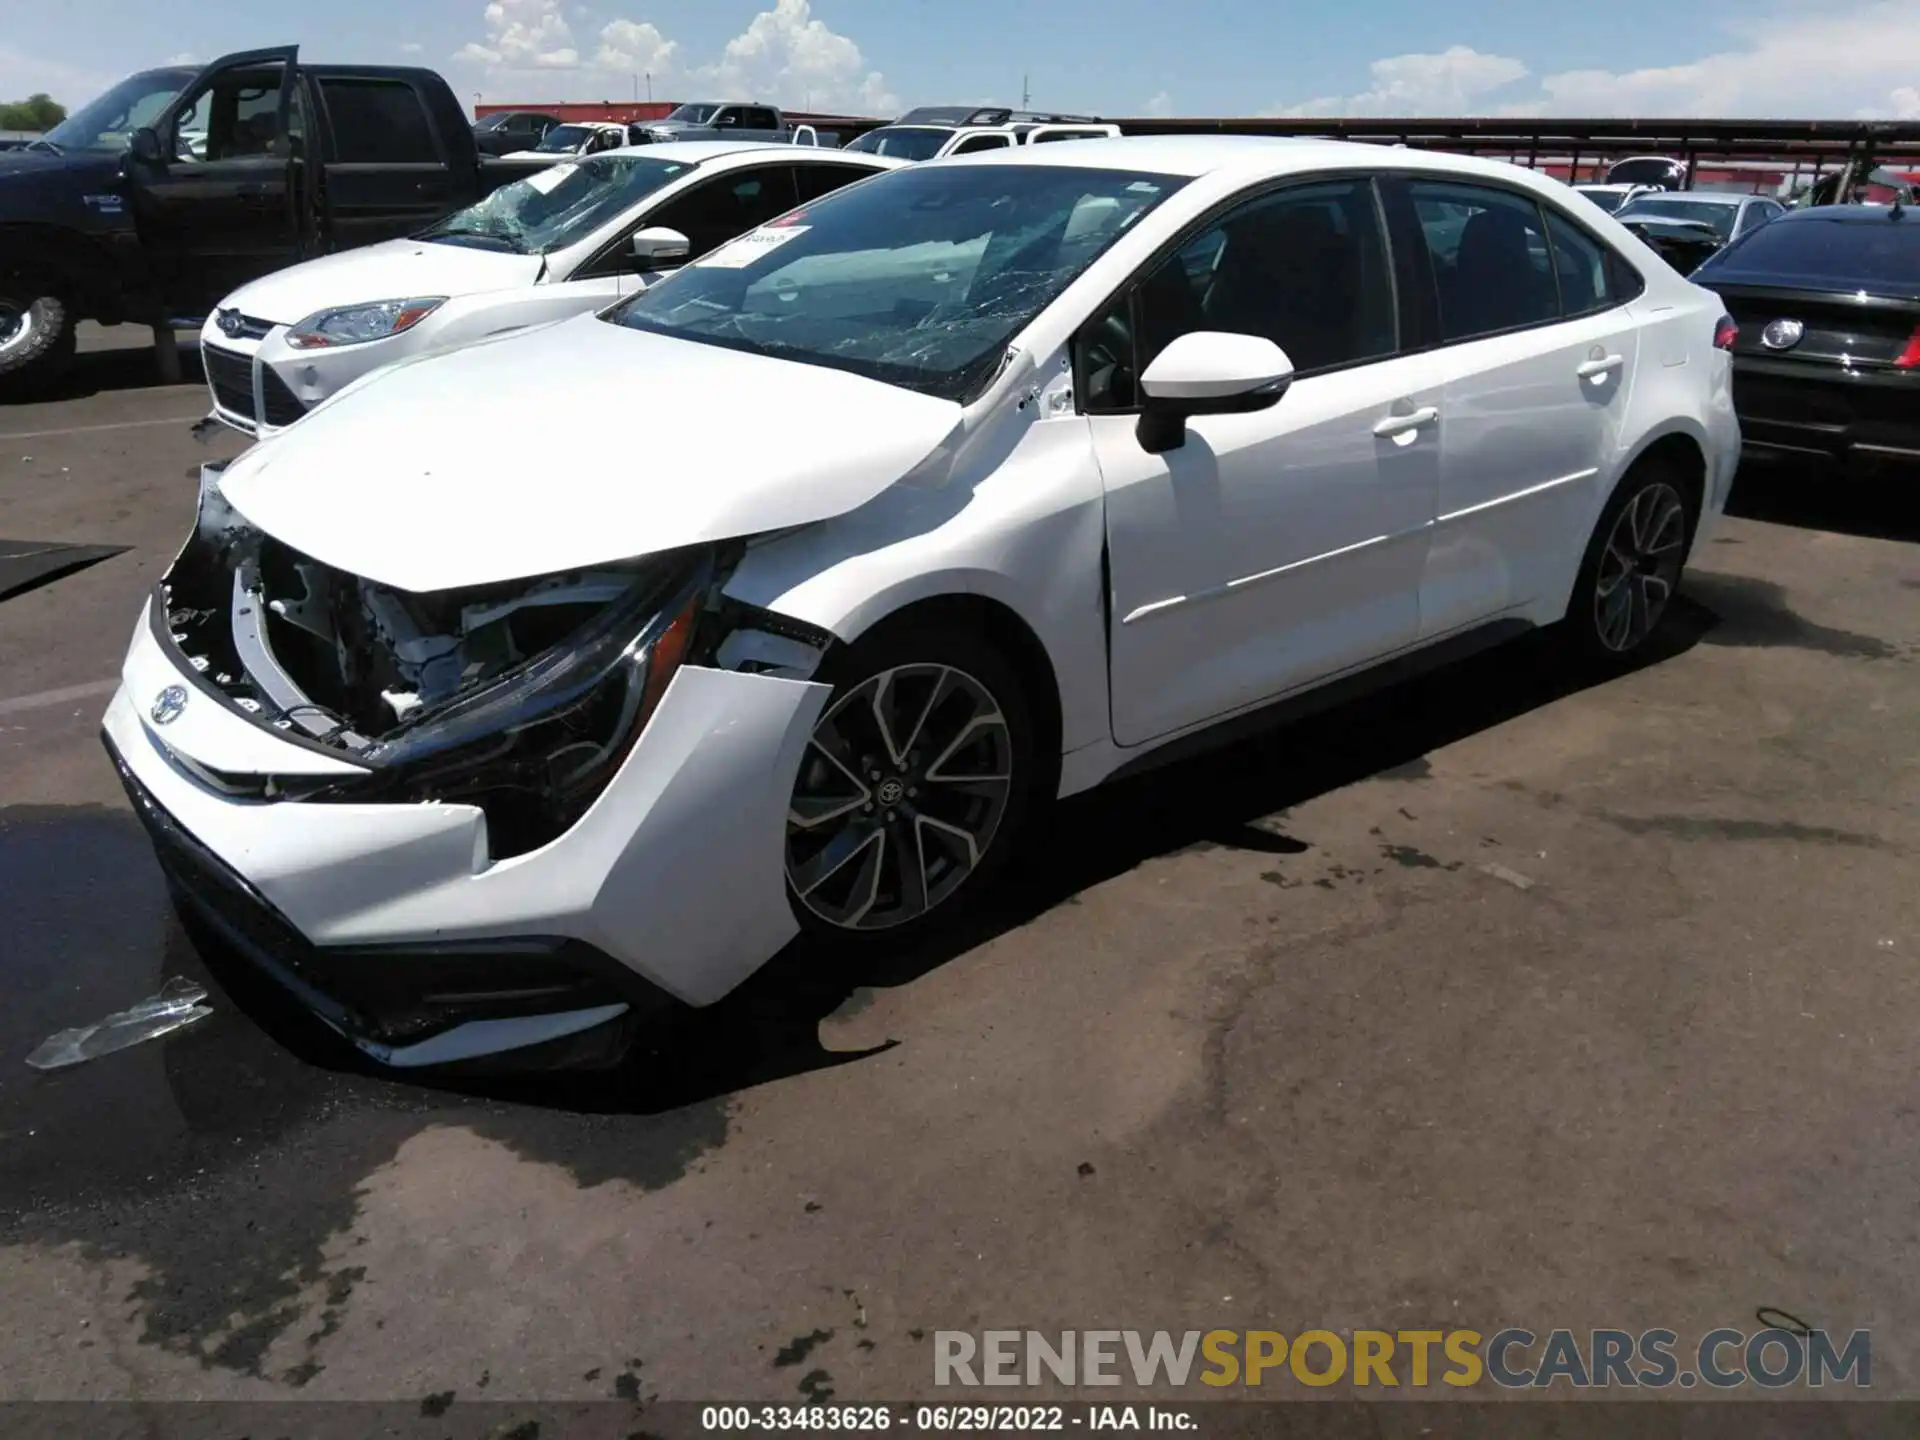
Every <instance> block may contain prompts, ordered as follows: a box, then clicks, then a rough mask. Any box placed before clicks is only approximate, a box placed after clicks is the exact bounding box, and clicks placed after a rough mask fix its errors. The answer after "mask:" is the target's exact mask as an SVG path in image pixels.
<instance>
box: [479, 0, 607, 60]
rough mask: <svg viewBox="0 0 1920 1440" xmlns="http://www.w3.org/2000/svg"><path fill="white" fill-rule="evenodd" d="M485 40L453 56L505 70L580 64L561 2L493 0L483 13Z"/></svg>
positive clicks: (552, 0) (551, 0)
mask: <svg viewBox="0 0 1920 1440" xmlns="http://www.w3.org/2000/svg"><path fill="white" fill-rule="evenodd" d="M483 13H484V17H485V20H486V25H487V38H486V39H485V41H470V42H469V43H467V44H466V45H463V46H461V47H460V49H459V51H458V52H457V53H456V54H455V55H454V59H456V60H465V61H470V62H473V63H476V64H480V65H485V66H488V67H489V68H499V69H503V70H573V69H577V68H578V67H579V65H580V52H579V51H578V50H576V49H575V48H574V43H573V27H572V26H571V25H569V24H568V23H567V19H566V16H564V15H562V14H561V13H560V0H493V3H492V4H490V5H488V6H487V8H486V10H485V11H484V12H483Z"/></svg>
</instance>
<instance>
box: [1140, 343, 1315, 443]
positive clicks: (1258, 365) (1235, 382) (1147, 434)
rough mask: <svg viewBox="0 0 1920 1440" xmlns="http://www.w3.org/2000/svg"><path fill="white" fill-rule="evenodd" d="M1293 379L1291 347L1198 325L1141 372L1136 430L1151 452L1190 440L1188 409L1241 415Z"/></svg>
mask: <svg viewBox="0 0 1920 1440" xmlns="http://www.w3.org/2000/svg"><path fill="white" fill-rule="evenodd" d="M1292 383H1293V362H1292V361H1291V360H1289V359H1288V358H1287V352H1286V351H1284V350H1282V349H1281V348H1280V347H1279V346H1278V345H1276V344H1274V343H1273V341H1271V340H1268V339H1266V338H1265V337H1264V336H1260V335H1231V334H1228V333H1226V332H1224V331H1220V330H1195V331H1192V332H1190V333H1189V334H1186V335H1182V336H1180V337H1179V339H1177V340H1175V341H1173V342H1172V343H1171V344H1170V345H1168V346H1167V348H1166V349H1164V350H1162V351H1161V352H1160V353H1159V354H1158V355H1156V356H1155V357H1154V359H1153V363H1152V364H1151V365H1149V366H1147V368H1146V371H1145V373H1144V374H1142V375H1141V377H1140V390H1141V393H1142V394H1144V395H1145V397H1146V403H1145V405H1144V407H1143V408H1142V410H1141V412H1140V424H1139V426H1138V428H1137V432H1136V433H1137V434H1138V436H1139V439H1140V448H1141V449H1143V450H1145V451H1146V452H1147V453H1148V454H1149V455H1160V454H1164V453H1165V452H1166V451H1168V450H1177V449H1179V448H1180V447H1181V446H1182V445H1184V444H1186V443H1187V417H1188V416H1189V415H1243V414H1247V413H1248V412H1250V411H1254V410H1266V409H1269V408H1270V407H1272V406H1274V405H1277V404H1278V403H1279V402H1280V397H1281V396H1282V395H1284V394H1286V392H1287V387H1288V386H1289V385H1290V384H1292Z"/></svg>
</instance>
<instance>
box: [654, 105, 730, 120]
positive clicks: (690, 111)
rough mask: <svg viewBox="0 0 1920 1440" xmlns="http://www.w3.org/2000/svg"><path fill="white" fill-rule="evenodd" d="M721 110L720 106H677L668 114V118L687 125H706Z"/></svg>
mask: <svg viewBox="0 0 1920 1440" xmlns="http://www.w3.org/2000/svg"><path fill="white" fill-rule="evenodd" d="M719 108H720V107H719V106H718V105H676V106H674V107H673V109H671V110H669V111H668V112H667V114H666V118H667V119H669V120H678V121H680V122H682V123H683V124H687V125H705V124H706V123H707V122H708V121H709V120H711V119H713V112H714V111H716V110H718V109H719Z"/></svg>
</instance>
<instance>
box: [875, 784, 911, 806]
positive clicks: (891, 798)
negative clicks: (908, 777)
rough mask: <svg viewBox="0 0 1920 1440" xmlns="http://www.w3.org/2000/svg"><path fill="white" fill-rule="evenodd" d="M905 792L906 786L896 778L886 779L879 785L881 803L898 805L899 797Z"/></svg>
mask: <svg viewBox="0 0 1920 1440" xmlns="http://www.w3.org/2000/svg"><path fill="white" fill-rule="evenodd" d="M906 793H907V787H906V786H904V785H902V784H901V783H900V782H899V781H898V780H888V781H887V782H885V783H884V784H883V785H881V787H880V803H881V804H882V805H898V804H899V803H900V799H901V797H902V796H904V795H905V794H906Z"/></svg>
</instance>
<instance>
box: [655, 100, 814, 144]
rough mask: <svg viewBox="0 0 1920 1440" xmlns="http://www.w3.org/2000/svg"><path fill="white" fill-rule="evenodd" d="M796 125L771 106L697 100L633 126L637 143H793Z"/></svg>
mask: <svg viewBox="0 0 1920 1440" xmlns="http://www.w3.org/2000/svg"><path fill="white" fill-rule="evenodd" d="M796 128H797V127H795V126H793V125H791V124H789V123H788V122H787V118H786V116H784V115H782V114H781V113H780V111H779V110H777V109H775V108H774V107H773V106H771V105H761V104H757V103H756V104H739V103H737V102H731V101H728V102H721V101H711V100H703V101H694V102H690V103H688V104H685V105H676V106H675V107H674V108H673V109H672V110H670V111H668V112H667V114H666V115H665V116H664V117H662V118H661V119H659V120H646V121H642V122H640V123H639V124H637V125H636V126H634V131H635V134H634V142H635V143H636V144H641V143H645V142H647V141H653V142H655V143H661V142H668V141H674V140H766V141H771V142H775V143H788V144H791V143H792V142H793V140H794V138H795V134H796Z"/></svg>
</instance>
